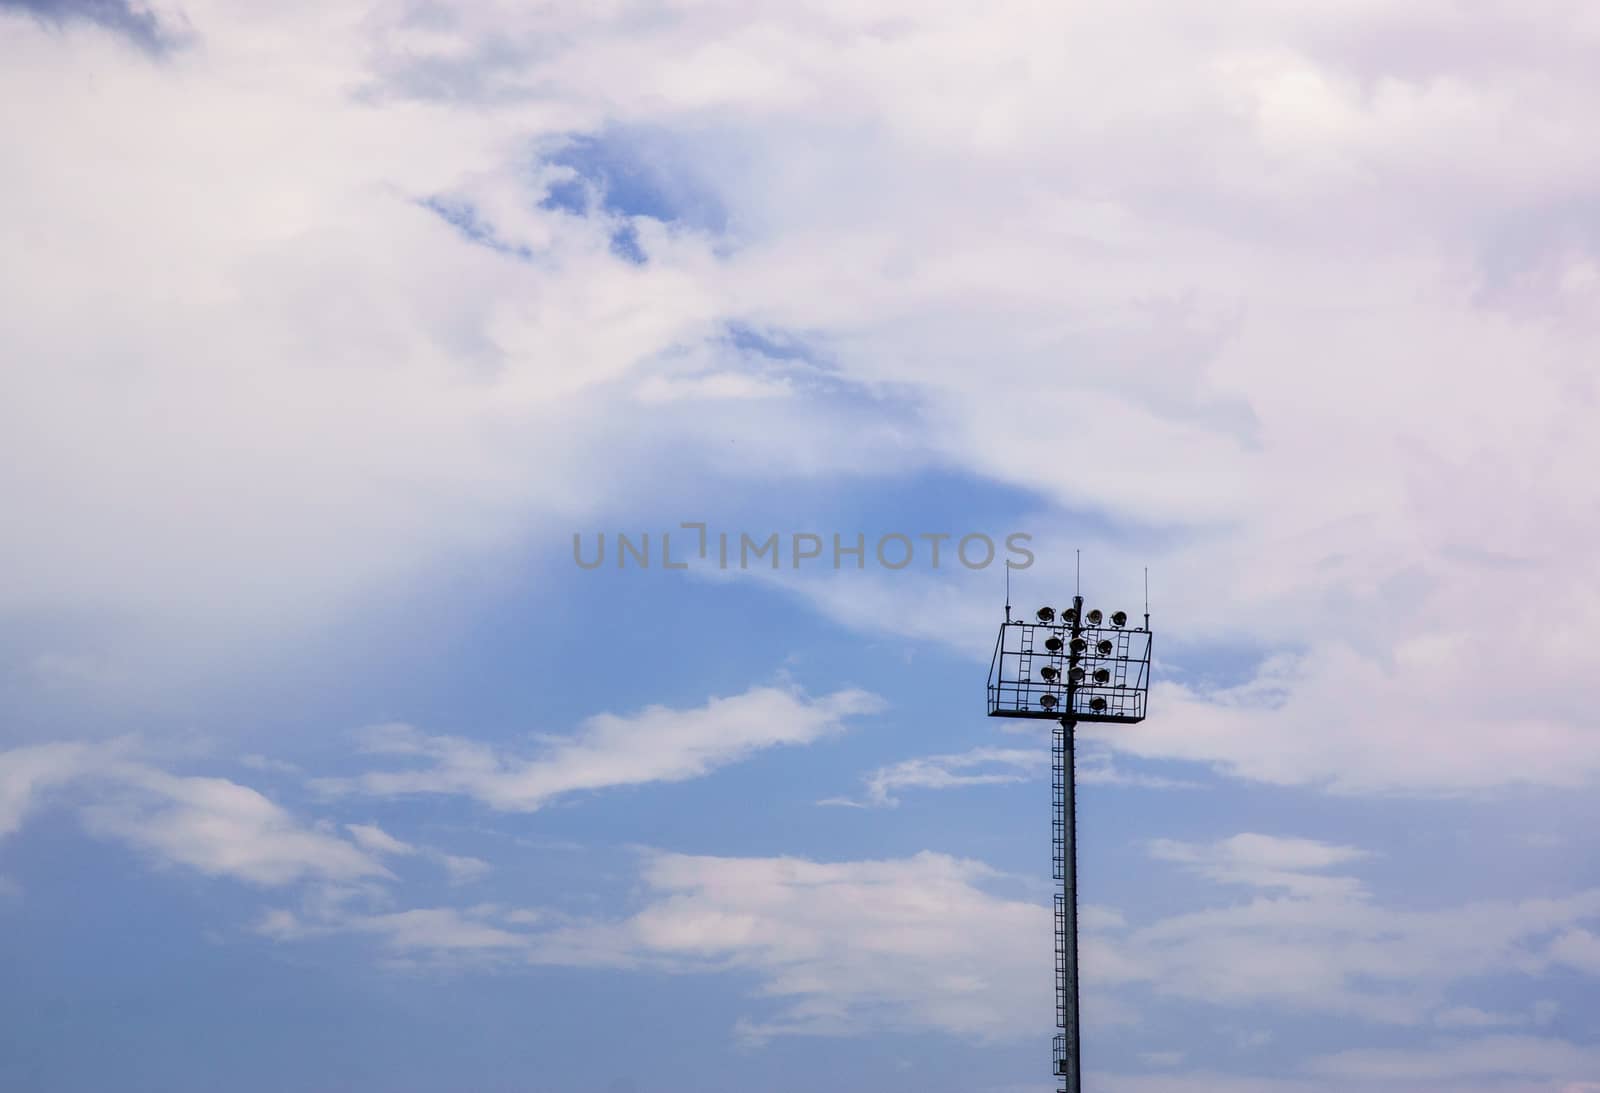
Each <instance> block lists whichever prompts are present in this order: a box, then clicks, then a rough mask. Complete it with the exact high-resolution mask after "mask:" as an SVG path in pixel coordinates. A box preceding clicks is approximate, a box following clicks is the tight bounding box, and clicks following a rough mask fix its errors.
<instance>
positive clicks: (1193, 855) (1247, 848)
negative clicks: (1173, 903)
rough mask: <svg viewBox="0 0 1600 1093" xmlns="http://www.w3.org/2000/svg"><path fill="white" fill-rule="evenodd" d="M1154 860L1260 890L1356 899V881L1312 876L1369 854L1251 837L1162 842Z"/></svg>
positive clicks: (1155, 848)
mask: <svg viewBox="0 0 1600 1093" xmlns="http://www.w3.org/2000/svg"><path fill="white" fill-rule="evenodd" d="M1150 854H1151V856H1152V857H1154V858H1156V859H1157V860H1160V861H1171V862H1180V863H1182V864H1185V865H1189V866H1192V867H1194V868H1195V869H1196V870H1198V871H1199V872H1201V873H1203V874H1205V875H1206V876H1208V877H1210V878H1212V879H1213V880H1217V881H1223V882H1226V883H1234V884H1246V885H1251V886H1253V887H1257V888H1283V889H1286V890H1288V891H1290V892H1293V893H1297V894H1302V895H1303V894H1309V893H1312V892H1322V893H1332V892H1340V891H1345V892H1350V893H1355V892H1356V891H1358V890H1359V888H1360V883H1359V882H1358V881H1356V880H1355V879H1354V878H1352V877H1328V876H1322V875H1319V874H1317V873H1314V872H1312V871H1313V870H1322V869H1327V868H1330V867H1332V866H1335V865H1344V864H1347V863H1349V862H1353V861H1357V860H1359V859H1361V858H1364V857H1366V856H1367V854H1366V852H1365V851H1362V850H1358V849H1356V848H1355V847H1350V846H1332V845H1329V844H1327V843H1322V842H1317V841H1315V840H1313V839H1286V838H1282V837H1279V836H1276V835H1257V834H1251V833H1246V834H1242V835H1234V836H1232V837H1230V838H1227V839H1223V840H1221V841H1220V842H1216V843H1209V844H1196V843H1185V842H1177V841H1174V840H1172V839H1157V840H1155V841H1154V842H1152V843H1151V844H1150Z"/></svg>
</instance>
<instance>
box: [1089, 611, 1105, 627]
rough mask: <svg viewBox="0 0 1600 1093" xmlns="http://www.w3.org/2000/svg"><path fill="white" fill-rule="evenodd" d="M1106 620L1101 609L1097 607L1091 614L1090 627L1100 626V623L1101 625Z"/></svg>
mask: <svg viewBox="0 0 1600 1093" xmlns="http://www.w3.org/2000/svg"><path fill="white" fill-rule="evenodd" d="M1104 618H1105V616H1104V615H1102V614H1101V613H1100V609H1099V608H1098V607H1097V608H1095V609H1094V610H1093V611H1091V612H1089V625H1090V626H1099V625H1100V623H1101V620H1103V619H1104Z"/></svg>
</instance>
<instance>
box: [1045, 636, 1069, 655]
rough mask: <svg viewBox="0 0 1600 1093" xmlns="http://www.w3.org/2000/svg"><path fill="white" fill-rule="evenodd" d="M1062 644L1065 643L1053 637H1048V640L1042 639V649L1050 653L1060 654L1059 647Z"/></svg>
mask: <svg viewBox="0 0 1600 1093" xmlns="http://www.w3.org/2000/svg"><path fill="white" fill-rule="evenodd" d="M1064 644H1065V642H1063V641H1062V640H1061V639H1060V638H1058V637H1055V636H1053V635H1052V636H1051V637H1048V638H1045V639H1044V647H1045V648H1046V649H1048V650H1050V651H1051V652H1052V653H1059V652H1061V647H1062V646H1063V645H1064Z"/></svg>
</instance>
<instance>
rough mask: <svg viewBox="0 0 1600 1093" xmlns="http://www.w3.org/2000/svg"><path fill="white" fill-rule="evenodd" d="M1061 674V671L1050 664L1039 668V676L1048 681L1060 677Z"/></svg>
mask: <svg viewBox="0 0 1600 1093" xmlns="http://www.w3.org/2000/svg"><path fill="white" fill-rule="evenodd" d="M1060 675H1061V673H1060V672H1059V671H1057V670H1056V669H1054V668H1052V667H1050V666H1049V665H1046V666H1045V667H1043V668H1040V669H1039V678H1040V679H1042V680H1044V681H1045V682H1047V683H1048V682H1049V681H1050V680H1052V679H1056V678H1058V677H1059V676H1060Z"/></svg>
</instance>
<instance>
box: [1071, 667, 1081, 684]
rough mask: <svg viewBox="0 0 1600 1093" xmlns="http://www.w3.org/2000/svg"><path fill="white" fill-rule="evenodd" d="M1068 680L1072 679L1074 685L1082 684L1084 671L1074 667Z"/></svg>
mask: <svg viewBox="0 0 1600 1093" xmlns="http://www.w3.org/2000/svg"><path fill="white" fill-rule="evenodd" d="M1067 678H1068V679H1070V680H1071V681H1072V682H1074V683H1082V682H1083V669H1082V668H1079V667H1077V666H1074V667H1073V668H1072V670H1071V671H1069V672H1068V673H1067Z"/></svg>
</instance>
